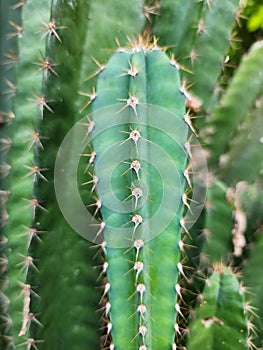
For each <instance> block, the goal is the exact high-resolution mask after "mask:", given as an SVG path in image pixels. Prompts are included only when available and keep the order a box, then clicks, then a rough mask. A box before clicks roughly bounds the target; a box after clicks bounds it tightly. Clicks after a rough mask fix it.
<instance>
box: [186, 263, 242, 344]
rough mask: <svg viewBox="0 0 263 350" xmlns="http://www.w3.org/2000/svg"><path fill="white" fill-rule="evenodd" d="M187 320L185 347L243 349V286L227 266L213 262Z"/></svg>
mask: <svg viewBox="0 0 263 350" xmlns="http://www.w3.org/2000/svg"><path fill="white" fill-rule="evenodd" d="M200 297H201V303H200V305H199V306H198V307H197V308H196V311H195V315H194V318H193V319H192V321H191V322H190V326H189V327H190V330H189V339H188V344H187V345H188V347H187V348H188V349H189V350H191V349H207V350H208V349H215V350H216V349H222V348H224V347H225V348H226V349H247V348H248V346H249V335H248V333H249V332H248V327H249V321H248V320H249V316H248V313H249V311H248V310H247V306H246V301H245V296H244V290H243V289H242V287H241V286H240V285H239V282H238V280H237V278H236V276H235V275H234V274H233V272H232V271H231V269H230V268H226V267H225V266H223V265H222V264H216V265H215V266H214V272H213V274H212V275H211V276H210V277H209V278H207V280H206V286H205V288H204V291H203V293H202V296H200Z"/></svg>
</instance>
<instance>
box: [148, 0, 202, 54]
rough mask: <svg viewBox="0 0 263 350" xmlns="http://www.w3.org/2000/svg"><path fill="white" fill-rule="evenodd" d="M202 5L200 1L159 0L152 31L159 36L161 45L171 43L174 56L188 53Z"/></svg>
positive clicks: (169, 44)
mask: <svg viewBox="0 0 263 350" xmlns="http://www.w3.org/2000/svg"><path fill="white" fill-rule="evenodd" d="M202 7H203V4H202V2H201V1H199V2H197V1H191V0H187V1H180V0H179V1H173V0H164V1H162V2H161V8H160V15H159V16H156V18H155V21H154V30H153V31H154V34H155V35H156V36H157V37H158V38H160V41H159V42H160V44H161V45H163V46H166V45H168V46H171V45H172V52H173V53H174V55H175V57H176V58H177V57H178V58H181V56H182V55H186V54H188V53H189V51H190V48H191V47H192V43H193V41H194V39H195V34H196V27H197V24H198V20H199V18H200V15H201V13H202ZM189 14H191V15H189Z"/></svg>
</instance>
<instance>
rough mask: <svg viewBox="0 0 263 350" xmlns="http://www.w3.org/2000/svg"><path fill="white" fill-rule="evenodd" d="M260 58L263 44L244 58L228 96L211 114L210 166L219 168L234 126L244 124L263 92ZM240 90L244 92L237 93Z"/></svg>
mask: <svg viewBox="0 0 263 350" xmlns="http://www.w3.org/2000/svg"><path fill="white" fill-rule="evenodd" d="M262 54H263V43H262V41H259V42H256V43H255V44H254V45H253V46H252V47H251V49H250V51H249V52H248V54H247V55H245V56H244V57H243V59H242V61H241V63H240V66H239V67H238V69H237V71H236V74H235V75H234V77H233V79H232V81H231V83H230V85H229V88H228V89H227V92H226V93H225V95H224V96H223V97H222V99H221V102H220V104H219V105H218V106H217V107H216V108H215V109H214V111H213V114H212V117H211V120H210V121H209V124H208V126H209V127H212V130H211V128H209V129H210V130H211V134H210V135H208V136H210V142H209V150H211V156H210V162H211V165H212V164H214V165H215V164H218V160H219V159H218V158H219V155H220V154H222V153H225V152H226V151H227V149H228V147H229V140H230V139H229V135H232V137H233V136H234V135H235V130H236V127H237V125H239V124H240V123H241V122H242V121H243V120H244V118H245V117H246V116H247V113H248V111H249V110H250V109H251V108H252V107H253V105H254V104H255V102H256V100H257V98H258V96H259V95H260V93H261V92H262V86H263V74H262ZM240 86H244V87H246V88H244V89H240ZM237 101H238V103H237ZM226 116H227V117H226ZM218 130H220V131H219V132H218ZM226 135H227V136H226ZM212 140H213V141H212Z"/></svg>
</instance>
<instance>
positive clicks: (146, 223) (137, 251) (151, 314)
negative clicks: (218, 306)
mask: <svg viewBox="0 0 263 350" xmlns="http://www.w3.org/2000/svg"><path fill="white" fill-rule="evenodd" d="M160 71H161V72H162V76H160V75H159V72H160ZM123 72H124V73H123ZM157 82H158V83H157ZM162 94H163V95H162ZM118 100H119V101H124V102H123V103H122V104H121V105H120V104H117V106H118V107H117V108H114V110H113V112H112V113H110V111H109V113H110V115H107V119H106V120H105V121H101V119H100V115H98V116H97V114H96V112H95V113H94V117H93V122H94V123H95V127H94V132H96V135H97V134H98V133H100V132H101V130H103V129H104V128H106V127H107V128H109V129H107V132H106V133H105V132H104V133H103V136H97V137H95V138H94V140H93V149H94V152H96V160H95V164H94V171H95V174H96V176H97V177H98V185H97V192H98V198H99V200H100V202H101V203H102V205H101V208H100V211H101V215H102V220H103V221H102V222H103V223H105V227H104V230H105V233H104V231H103V233H104V240H105V242H106V247H107V249H106V255H105V258H106V263H107V264H108V265H107V276H108V282H107V284H106V285H105V288H109V286H110V290H109V292H108V291H107V290H106V289H105V293H106V292H107V293H108V294H109V303H110V305H111V310H110V313H109V319H110V321H109V322H110V323H108V327H109V325H111V326H110V327H112V342H113V343H112V344H114V346H116V348H117V349H126V348H127V347H129V346H132V345H134V346H137V347H140V348H141V347H145V346H147V347H151V348H153V349H157V348H162V349H169V348H170V347H171V346H172V344H173V338H174V330H173V327H174V325H175V319H176V313H175V310H174V307H175V305H177V302H178V301H177V299H176V290H175V285H176V283H177V279H178V267H177V264H178V263H179V259H180V250H179V242H180V239H181V237H180V236H181V235H180V219H181V217H182V213H181V212H182V205H181V204H179V203H180V202H181V198H182V195H183V190H184V180H183V171H184V168H185V165H186V151H184V150H183V145H184V143H185V142H186V140H187V124H186V123H185V124H184V122H181V123H182V124H183V125H180V122H179V121H177V119H178V118H180V120H181V121H183V118H184V115H185V111H184V98H183V95H182V93H181V92H180V81H179V77H178V71H177V69H176V67H174V66H173V65H172V64H171V62H170V61H169V59H168V57H167V56H166V55H165V54H164V53H163V52H162V51H161V50H160V49H159V48H158V46H156V44H155V43H153V44H150V43H148V39H144V40H143V39H139V40H138V42H136V43H132V44H131V49H129V50H128V49H118V50H117V53H116V54H115V55H114V56H113V57H112V58H111V59H110V61H109V63H108V64H107V65H106V67H105V70H104V71H103V72H101V73H100V76H99V80H98V86H97V91H96V99H95V100H94V102H93V103H92V105H93V108H94V110H95V111H96V110H99V109H100V108H103V107H104V108H105V106H111V105H113V104H116V102H118ZM151 105H153V106H161V107H165V108H166V109H167V110H168V111H170V112H171V113H175V115H174V116H173V115H172V114H171V115H169V119H170V122H171V126H169V129H167V130H174V133H171V132H169V137H170V138H171V140H170V141H168V140H167V135H166V133H167V131H166V133H165V134H164V132H165V131H163V132H159V130H158V129H157V127H158V124H159V123H160V120H159V122H156V121H155V119H156V118H163V119H165V111H162V110H161V109H157V111H154V107H151ZM115 113H116V116H115V117H114V114H115ZM159 115H160V116H159ZM109 118H110V119H111V123H113V124H112V127H110V125H111V123H109V122H108V120H109ZM173 119H174V120H173ZM118 120H120V121H121V124H120V125H117V126H116V127H114V122H115V123H116V124H117V123H118ZM104 123H106V125H104ZM124 123H125V124H124ZM97 124H98V128H99V131H97V130H96V128H97ZM172 125H173V126H172ZM154 127H155V129H157V130H155V129H154ZM178 130H180V133H181V136H180V137H179V135H178V134H177V131H178ZM173 140H177V142H178V143H179V142H180V143H179V145H178V146H177V145H176V143H175V141H173ZM116 144H117V149H116V150H115V152H114V145H116ZM152 144H153V145H154V146H155V147H152ZM156 145H157V146H158V147H157V148H156ZM115 147H116V146H115ZM158 148H161V150H162V149H163V151H162V152H161V151H159V152H158ZM105 149H111V152H113V157H115V155H116V156H117V155H118V158H120V159H121V158H123V159H125V158H126V157H127V156H129V158H128V159H126V162H125V163H129V164H130V165H126V166H125V164H124V167H123V166H122V167H120V169H119V171H118V172H117V171H116V173H114V175H113V176H112V188H113V191H116V195H118V198H119V200H124V201H125V200H126V199H128V198H130V197H131V195H132V201H131V202H132V203H131V205H130V206H129V207H128V208H127V210H128V214H125V213H116V212H114V211H113V210H110V209H108V208H107V204H105V205H104V203H112V201H113V199H112V200H110V199H109V198H108V196H109V194H108V189H107V187H105V181H104V177H105V176H107V174H110V173H111V171H112V170H113V169H114V162H112V161H111V162H109V161H108V160H106V161H105V162H103V160H102V162H100V157H101V156H102V155H103V153H104V152H105ZM122 152H123V156H122V154H121V153H122ZM163 152H166V153H167V154H168V157H169V158H171V159H172V163H171V167H173V166H174V165H173V163H174V164H175V166H176V168H177V170H178V172H179V174H178V180H179V181H178V180H177V181H176V180H172V178H171V180H168V178H167V186H168V187H167V188H164V189H163V191H165V192H166V191H168V193H169V194H172V195H171V198H169V195H167V194H165V193H164V194H162V191H161V188H162V184H161V182H160V175H159V174H157V173H156V170H154V169H153V165H155V163H156V166H158V168H157V170H158V171H160V172H161V175H162V176H168V174H165V173H162V171H165V169H166V165H167V161H168V160H169V158H168V159H167V157H165V154H163V157H164V161H163V162H166V163H162V161H161V159H158V156H157V154H158V153H159V154H160V155H162V153H163ZM155 157H157V159H155ZM97 162H100V163H101V164H99V166H97ZM134 162H137V163H138V168H135V167H134V168H133V163H134ZM137 163H136V164H137ZM129 167H130V171H128V170H129ZM141 168H142V169H141ZM123 171H124V176H121V175H122V173H123ZM132 172H133V173H132ZM170 181H171V182H170ZM142 185H143V186H144V187H142ZM146 189H147V190H148V196H147V197H148V198H147V197H146V193H145V194H144V193H143V192H144V190H146ZM162 196H165V198H164V199H163V201H164V203H162ZM172 202H173V203H174V207H175V209H174V213H173V214H172V215H171V218H170V220H169V221H167V223H164V224H162V223H161V225H160V226H159V225H158V224H157V222H155V220H156V219H155V220H154V218H155V217H156V211H158V210H159V211H160V210H161V209H162V206H163V207H164V209H163V210H165V211H164V213H165V212H167V211H169V204H168V203H172ZM159 203H160V204H161V208H160V209H159V208H158V204H159ZM178 206H179V207H178ZM177 207H178V208H177ZM161 211H162V210H161ZM166 215H168V214H166ZM164 217H165V216H164ZM168 217H169V216H167V217H166V219H168ZM147 218H152V220H149V219H147ZM157 220H158V221H160V218H158V217H157ZM129 222H131V224H132V225H133V226H134V227H133V228H132V227H131V229H130V230H129V234H130V236H127V237H126V235H127V234H125V236H124V233H122V234H121V235H120V234H118V233H117V232H116V231H117V230H118V228H121V226H122V225H124V224H125V223H129ZM166 226H167V227H166ZM161 227H163V229H161ZM165 227H166V228H165ZM159 231H160V232H159ZM116 236H117V237H116ZM156 236H157V237H156ZM125 237H126V238H125ZM151 237H154V238H153V239H151ZM128 239H129V240H130V241H131V242H130V243H129V241H128ZM119 241H120V243H119ZM115 242H116V243H115ZM117 242H118V243H119V246H117V247H116V244H118V243H117ZM108 245H109V247H108ZM123 245H124V246H126V245H127V246H130V249H128V251H127V248H126V249H120V247H122V246H123ZM117 248H119V249H117ZM131 248H132V249H131ZM133 270H134V272H133ZM167 275H169V276H170V278H169V280H167ZM164 284H166V289H165V290H162V286H163V285H164ZM168 284H169V285H168ZM139 288H145V291H144V292H141V295H140V296H138V289H139ZM120 291H121V293H119V292H120ZM136 291H137V292H136ZM118 294H120V295H119V296H118ZM177 307H179V305H177ZM120 308H121V309H122V312H121V314H120V313H119V309H120ZM179 310H180V309H179ZM161 315H163V316H161ZM168 315H169V316H168ZM157 317H158V318H159V322H158V324H156V323H155V322H154V321H153V320H155V319H156V318H157Z"/></svg>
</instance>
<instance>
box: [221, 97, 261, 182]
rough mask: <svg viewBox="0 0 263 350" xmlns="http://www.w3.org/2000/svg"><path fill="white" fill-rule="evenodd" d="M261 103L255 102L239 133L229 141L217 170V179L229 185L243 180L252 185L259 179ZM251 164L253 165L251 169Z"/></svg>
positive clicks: (259, 101)
mask: <svg viewBox="0 0 263 350" xmlns="http://www.w3.org/2000/svg"><path fill="white" fill-rule="evenodd" d="M262 103H263V100H262V99H259V100H258V101H257V102H256V106H255V107H254V108H253V109H252V110H251V111H250V113H249V116H248V118H246V120H245V121H244V122H243V123H242V124H241V127H240V132H238V133H237V134H236V136H235V137H234V138H233V140H232V141H230V144H229V147H230V149H229V152H228V153H227V154H226V161H225V162H224V163H223V164H221V166H220V170H219V177H224V179H225V181H226V182H227V183H229V184H233V183H236V182H238V181H242V180H244V179H246V181H248V182H250V183H253V182H254V181H256V179H258V178H260V171H261V169H262V167H263V162H262V149H263V147H262V138H261V137H262V127H263V121H262V111H263V108H262ZM252 135H253V137H252ZM251 164H253V166H252V167H251Z"/></svg>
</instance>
